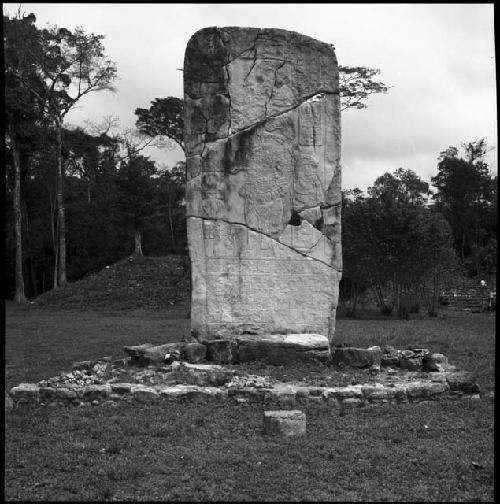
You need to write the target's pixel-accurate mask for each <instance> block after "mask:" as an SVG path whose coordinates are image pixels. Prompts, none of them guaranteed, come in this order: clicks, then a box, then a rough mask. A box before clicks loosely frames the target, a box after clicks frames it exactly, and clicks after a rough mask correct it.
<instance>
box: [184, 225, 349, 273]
mask: <svg viewBox="0 0 500 504" xmlns="http://www.w3.org/2000/svg"><path fill="white" fill-rule="evenodd" d="M186 218H187V219H189V218H192V219H201V220H209V221H221V222H225V223H226V224H235V225H239V226H244V227H246V228H247V229H249V230H250V231H253V232H254V233H258V234H260V235H262V236H265V237H266V238H269V239H270V240H273V241H274V242H276V243H279V244H280V245H282V246H283V247H287V248H288V249H290V250H292V251H293V252H295V253H296V254H299V255H301V256H303V257H306V258H308V259H310V260H312V261H316V262H319V263H321V264H324V265H325V266H327V267H328V268H330V269H332V270H334V271H336V272H337V273H342V270H339V269H337V268H334V267H333V266H332V265H331V264H328V263H326V262H325V261H322V260H321V259H318V258H316V257H311V256H309V255H307V254H306V253H304V252H300V251H299V250H297V249H295V248H293V247H291V246H290V245H287V244H286V243H282V242H280V241H279V240H277V239H276V238H273V237H272V236H270V235H268V234H266V233H264V232H262V231H259V230H258V229H255V228H253V227H251V226H249V225H248V224H246V223H244V222H233V221H230V220H227V219H221V218H220V217H202V216H201V215H186ZM323 236H325V235H322V237H323ZM320 240H321V238H320V239H319V240H318V242H316V244H315V245H314V246H313V247H315V246H316V245H317V244H318V243H319V241H320Z"/></svg>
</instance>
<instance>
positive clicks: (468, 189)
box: [431, 139, 497, 275]
mask: <svg viewBox="0 0 500 504" xmlns="http://www.w3.org/2000/svg"><path fill="white" fill-rule="evenodd" d="M462 148H463V150H464V157H459V155H458V149H457V148H456V147H449V148H448V149H446V150H445V151H443V152H441V154H440V156H439V158H438V161H439V162H438V173H437V175H436V176H434V177H432V178H431V182H432V184H433V185H434V186H435V187H436V189H437V192H436V193H435V194H434V196H433V199H434V201H435V207H436V210H437V211H439V212H441V213H442V214H443V215H444V216H445V218H446V219H447V220H448V222H449V223H450V226H451V228H452V230H453V238H454V247H455V250H456V251H457V253H458V255H459V257H460V259H461V262H462V264H463V265H464V266H466V267H467V270H468V271H469V274H471V275H482V274H486V275H487V274H489V273H492V271H493V270H494V269H495V266H496V260H495V259H494V254H491V251H492V245H493V244H494V248H496V223H497V219H496V205H497V178H496V177H492V176H491V175H490V174H489V170H488V165H487V164H486V163H485V161H484V156H485V154H486V152H487V150H488V147H487V144H486V140H485V139H481V140H477V141H475V142H469V143H466V144H465V143H463V144H462Z"/></svg>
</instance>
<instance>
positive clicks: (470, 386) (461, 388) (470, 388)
mask: <svg viewBox="0 0 500 504" xmlns="http://www.w3.org/2000/svg"><path fill="white" fill-rule="evenodd" d="M446 381H447V382H448V385H449V386H450V390H451V391H458V392H462V393H466V394H477V393H479V391H480V389H479V385H478V384H477V383H476V381H475V379H474V375H473V374H472V373H469V372H467V371H450V372H447V373H446Z"/></svg>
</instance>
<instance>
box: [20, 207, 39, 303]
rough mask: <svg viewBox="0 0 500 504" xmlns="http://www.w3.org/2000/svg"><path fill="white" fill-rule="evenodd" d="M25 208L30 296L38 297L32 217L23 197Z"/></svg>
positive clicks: (24, 218) (24, 219)
mask: <svg viewBox="0 0 500 504" xmlns="http://www.w3.org/2000/svg"><path fill="white" fill-rule="evenodd" d="M22 209H23V221H24V222H25V223H26V225H25V227H24V229H25V234H24V236H25V237H26V239H27V245H28V247H27V248H28V252H27V254H26V261H27V262H28V263H29V279H30V282H29V285H31V289H28V296H29V297H37V296H38V287H37V281H36V269H35V261H34V259H33V255H34V254H33V240H32V237H31V219H30V216H29V212H28V205H27V204H26V200H25V199H23V204H22Z"/></svg>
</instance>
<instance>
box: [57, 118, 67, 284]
mask: <svg viewBox="0 0 500 504" xmlns="http://www.w3.org/2000/svg"><path fill="white" fill-rule="evenodd" d="M56 127H57V221H58V224H59V265H58V266H59V267H58V275H57V280H58V284H59V287H64V286H65V285H66V223H65V215H64V214H65V211H64V192H63V190H64V187H63V178H64V173H63V166H62V121H61V119H60V118H58V119H57V122H56Z"/></svg>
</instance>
